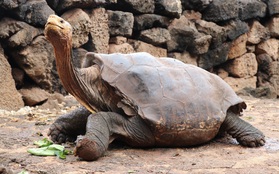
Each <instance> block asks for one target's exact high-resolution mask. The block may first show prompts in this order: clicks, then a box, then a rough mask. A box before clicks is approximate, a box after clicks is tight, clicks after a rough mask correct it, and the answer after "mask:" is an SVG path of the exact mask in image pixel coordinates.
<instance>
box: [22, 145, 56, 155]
mask: <svg viewBox="0 0 279 174" xmlns="http://www.w3.org/2000/svg"><path fill="white" fill-rule="evenodd" d="M56 151H57V150H53V149H52V150H51V149H48V147H40V148H31V149H28V150H27V152H29V153H31V154H32V155H37V156H54V155H55V152H56Z"/></svg>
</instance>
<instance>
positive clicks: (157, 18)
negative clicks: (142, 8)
mask: <svg viewBox="0 0 279 174" xmlns="http://www.w3.org/2000/svg"><path fill="white" fill-rule="evenodd" d="M134 20H135V21H134V30H137V31H141V30H146V29H151V28H153V27H161V28H167V27H168V25H169V24H170V21H171V19H170V18H168V17H165V16H161V15H157V14H142V15H138V16H135V17H134Z"/></svg>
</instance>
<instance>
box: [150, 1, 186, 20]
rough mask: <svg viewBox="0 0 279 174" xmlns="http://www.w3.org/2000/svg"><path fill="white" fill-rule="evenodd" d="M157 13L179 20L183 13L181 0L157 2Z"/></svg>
mask: <svg viewBox="0 0 279 174" xmlns="http://www.w3.org/2000/svg"><path fill="white" fill-rule="evenodd" d="M155 13H157V14H162V15H163V16H170V17H176V18H179V17H180V15H181V13H182V6H181V1H180V0H172V1H170V0H155Z"/></svg>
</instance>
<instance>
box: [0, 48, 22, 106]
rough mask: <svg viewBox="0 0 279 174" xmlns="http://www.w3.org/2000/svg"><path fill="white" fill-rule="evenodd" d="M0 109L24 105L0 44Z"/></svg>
mask: <svg viewBox="0 0 279 174" xmlns="http://www.w3.org/2000/svg"><path fill="white" fill-rule="evenodd" d="M0 79H1V80H0V95H1V97H0V109H5V110H18V109H19V108H21V107H23V106H24V103H23V100H22V98H21V95H20V94H19V92H18V91H17V90H16V88H15V81H14V79H13V77H12V70H11V67H10V65H9V63H8V60H7V59H6V57H5V55H4V50H3V49H2V47H1V46H0Z"/></svg>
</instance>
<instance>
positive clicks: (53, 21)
mask: <svg viewBox="0 0 279 174" xmlns="http://www.w3.org/2000/svg"><path fill="white" fill-rule="evenodd" d="M62 21H64V20H63V19H62V18H60V17H59V16H56V15H50V16H49V17H48V19H47V23H46V25H45V28H47V27H48V26H50V25H53V26H56V27H59V28H61V29H64V27H63V26H62V25H61V23H63V22H62Z"/></svg>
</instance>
